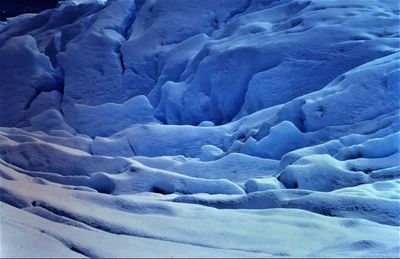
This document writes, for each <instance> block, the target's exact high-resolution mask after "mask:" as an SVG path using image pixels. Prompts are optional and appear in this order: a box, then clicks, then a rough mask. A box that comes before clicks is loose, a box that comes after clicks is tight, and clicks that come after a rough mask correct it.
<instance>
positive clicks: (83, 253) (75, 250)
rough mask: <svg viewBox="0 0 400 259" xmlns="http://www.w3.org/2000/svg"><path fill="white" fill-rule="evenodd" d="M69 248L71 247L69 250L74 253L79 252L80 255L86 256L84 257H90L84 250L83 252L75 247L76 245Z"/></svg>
mask: <svg viewBox="0 0 400 259" xmlns="http://www.w3.org/2000/svg"><path fill="white" fill-rule="evenodd" d="M70 249H71V251H74V252H75V253H78V254H81V255H83V256H86V257H90V256H88V255H87V254H85V252H83V251H82V250H80V249H79V248H77V247H76V246H72V247H71V248H70Z"/></svg>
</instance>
